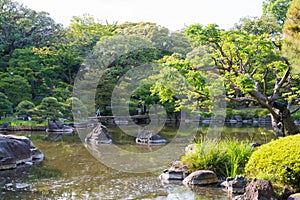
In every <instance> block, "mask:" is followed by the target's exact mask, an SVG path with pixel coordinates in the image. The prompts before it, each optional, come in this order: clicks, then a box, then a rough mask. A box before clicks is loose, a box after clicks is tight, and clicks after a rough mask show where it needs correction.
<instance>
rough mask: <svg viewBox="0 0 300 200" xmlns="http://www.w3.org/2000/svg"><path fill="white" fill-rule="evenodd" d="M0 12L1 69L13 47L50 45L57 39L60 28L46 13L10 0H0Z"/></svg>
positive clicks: (10, 54)
mask: <svg viewBox="0 0 300 200" xmlns="http://www.w3.org/2000/svg"><path fill="white" fill-rule="evenodd" d="M0 13H1V15H0V47H1V48H0V49H1V50H0V57H1V60H0V61H1V63H0V66H1V69H3V66H4V67H6V66H7V62H8V61H9V60H10V58H11V57H12V56H13V52H14V50H15V49H22V48H26V47H30V46H35V47H42V46H45V45H50V44H51V43H52V42H53V41H57V40H58V37H57V36H59V35H60V33H61V30H62V27H61V26H60V25H59V24H56V23H55V22H54V21H53V19H52V18H50V17H49V16H48V13H45V12H36V11H34V10H31V9H29V8H27V7H24V6H23V5H20V4H19V3H17V2H14V1H11V0H3V1H1V2H0ZM4 69H5V68H4Z"/></svg>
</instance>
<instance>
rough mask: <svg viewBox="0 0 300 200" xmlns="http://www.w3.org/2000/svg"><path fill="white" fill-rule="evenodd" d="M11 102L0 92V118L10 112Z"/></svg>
mask: <svg viewBox="0 0 300 200" xmlns="http://www.w3.org/2000/svg"><path fill="white" fill-rule="evenodd" d="M12 111H13V109H12V102H10V101H9V99H8V97H7V96H6V95H5V94H3V93H2V92H0V119H1V116H3V115H6V114H10V113H12Z"/></svg>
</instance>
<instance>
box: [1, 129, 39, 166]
mask: <svg viewBox="0 0 300 200" xmlns="http://www.w3.org/2000/svg"><path fill="white" fill-rule="evenodd" d="M43 158H44V155H43V154H42V152H41V151H39V150H38V149H37V148H36V147H35V146H34V145H33V143H32V141H31V140H30V139H29V138H27V137H24V136H15V135H2V134H0V169H2V170H3V169H13V168H16V167H17V165H18V164H21V163H22V164H24V163H26V162H32V160H34V159H43Z"/></svg>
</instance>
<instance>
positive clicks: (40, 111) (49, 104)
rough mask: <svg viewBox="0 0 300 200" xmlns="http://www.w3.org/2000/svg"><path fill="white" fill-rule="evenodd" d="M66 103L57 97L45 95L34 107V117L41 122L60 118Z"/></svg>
mask: <svg viewBox="0 0 300 200" xmlns="http://www.w3.org/2000/svg"><path fill="white" fill-rule="evenodd" d="M63 111H64V105H63V104H62V103H60V102H58V101H57V99H56V98H55V97H45V98H44V99H43V100H42V102H41V103H40V104H39V105H38V106H36V107H35V108H34V115H33V119H36V120H37V121H39V122H41V121H43V120H58V119H59V118H60V117H62V116H63Z"/></svg>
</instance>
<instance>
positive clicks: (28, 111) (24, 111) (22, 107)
mask: <svg viewBox="0 0 300 200" xmlns="http://www.w3.org/2000/svg"><path fill="white" fill-rule="evenodd" d="M34 107H35V105H34V103H32V102H31V101H28V100H24V101H21V102H20V103H19V104H18V106H17V107H16V114H17V115H26V116H30V115H32V109H33V108H34Z"/></svg>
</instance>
